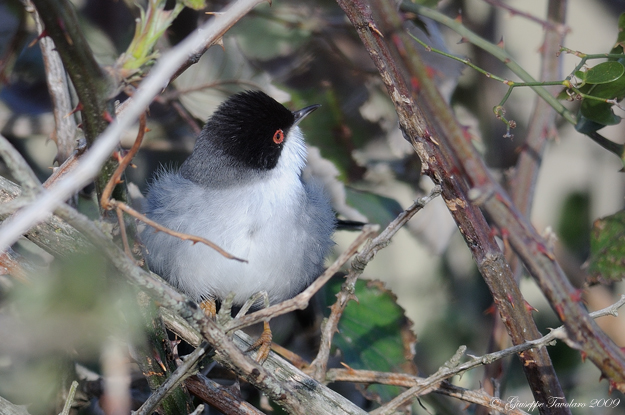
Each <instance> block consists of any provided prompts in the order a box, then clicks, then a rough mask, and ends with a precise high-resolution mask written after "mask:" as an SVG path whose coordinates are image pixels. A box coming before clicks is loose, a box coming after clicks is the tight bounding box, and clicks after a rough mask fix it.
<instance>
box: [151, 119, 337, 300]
mask: <svg viewBox="0 0 625 415" xmlns="http://www.w3.org/2000/svg"><path fill="white" fill-rule="evenodd" d="M305 157H306V150H305V147H304V144H303V141H302V137H301V134H300V133H299V129H297V128H295V129H294V131H292V132H291V134H289V137H288V140H287V143H286V144H285V148H284V149H283V152H282V154H281V157H280V160H279V162H278V165H277V166H276V168H274V169H273V170H271V171H270V173H269V174H268V176H266V177H263V180H256V181H252V182H250V183H248V184H239V185H237V186H235V187H229V188H224V189H206V188H204V187H201V186H199V185H196V184H194V183H192V182H191V181H189V180H187V179H185V178H183V177H181V176H180V175H179V174H177V173H165V174H162V175H161V176H160V177H159V178H158V179H157V180H156V181H155V183H154V185H153V186H152V189H151V191H150V194H149V196H148V204H149V205H151V206H152V207H151V209H150V210H149V211H148V212H147V213H148V216H150V217H151V218H152V219H154V220H156V221H157V222H159V223H161V224H163V225H165V226H167V227H169V228H172V229H174V230H177V231H180V232H184V233H188V234H193V235H198V236H201V237H204V238H206V239H208V240H210V241H212V242H214V243H216V244H218V245H219V246H220V247H222V248H223V249H225V250H226V251H228V252H229V253H231V254H233V255H235V256H237V257H239V258H243V259H245V260H247V261H248V262H247V263H241V262H238V261H234V260H229V259H226V258H224V257H222V256H221V255H220V254H218V253H217V252H216V251H214V250H213V249H211V248H209V247H207V246H206V245H203V244H199V243H198V244H195V245H193V244H192V243H191V242H189V241H181V240H179V239H177V238H174V237H172V236H170V235H166V234H164V233H162V232H159V233H154V232H153V231H152V230H151V229H147V230H146V231H145V232H144V233H143V235H142V239H143V242H144V244H145V246H146V250H147V254H146V256H147V259H148V263H149V265H150V268H151V269H152V270H153V271H155V272H157V273H159V274H160V275H161V276H163V277H164V278H166V279H168V280H169V281H170V282H171V283H172V284H173V285H175V286H177V287H178V288H180V289H181V290H182V291H184V292H185V293H187V294H188V295H190V296H191V297H193V298H194V299H195V300H200V299H202V298H207V297H215V298H218V299H223V298H225V297H226V296H227V295H228V294H229V293H230V292H234V293H236V297H235V304H243V303H244V302H245V301H246V300H247V299H248V298H249V297H251V296H252V295H254V294H255V293H257V292H260V291H267V292H268V293H269V297H270V300H271V302H272V303H275V302H279V301H282V300H284V299H286V298H289V297H291V296H293V295H295V294H297V293H298V292H299V291H301V290H302V289H303V288H304V287H305V286H306V285H308V284H309V283H310V282H311V280H312V279H314V278H315V277H316V276H317V275H318V274H319V273H320V272H321V270H322V267H323V259H324V257H325V255H326V254H327V251H328V249H329V248H330V246H331V244H332V241H331V239H330V237H331V234H332V231H333V229H332V228H333V213H332V211H331V208H330V206H329V202H328V201H327V200H322V201H321V202H322V203H321V204H319V199H320V197H319V196H320V194H319V193H316V192H311V189H310V188H309V187H307V186H305V185H304V184H303V183H302V181H301V179H300V173H301V169H302V168H303V166H304V164H305ZM156 200H158V201H157V202H156ZM311 202H314V203H311Z"/></svg>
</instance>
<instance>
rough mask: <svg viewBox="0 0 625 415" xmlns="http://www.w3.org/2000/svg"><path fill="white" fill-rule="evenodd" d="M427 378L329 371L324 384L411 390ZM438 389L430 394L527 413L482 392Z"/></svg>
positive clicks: (516, 413) (520, 414)
mask: <svg viewBox="0 0 625 415" xmlns="http://www.w3.org/2000/svg"><path fill="white" fill-rule="evenodd" d="M428 379H429V378H421V377H418V376H411V375H407V374H404V373H386V372H375V371H372V370H354V369H330V370H328V373H327V375H326V379H325V380H326V382H353V383H364V384H374V383H377V384H383V385H394V386H402V387H405V388H411V387H414V386H417V385H421V386H422V385H425V384H427V383H429V381H428ZM436 383H438V387H437V388H436V389H433V390H432V393H439V394H442V395H447V396H451V397H454V398H457V399H459V400H462V401H465V402H468V403H474V404H477V405H481V406H483V407H484V408H488V409H490V410H494V411H498V412H501V413H503V414H506V415H528V414H527V412H524V411H521V410H520V409H516V408H509V407H507V405H506V402H502V401H501V400H500V399H497V398H494V397H493V396H492V395H489V394H487V393H486V392H484V391H483V390H475V391H472V390H469V389H465V388H461V387H459V386H455V385H452V384H451V383H448V382H447V381H442V382H440V381H439V382H436Z"/></svg>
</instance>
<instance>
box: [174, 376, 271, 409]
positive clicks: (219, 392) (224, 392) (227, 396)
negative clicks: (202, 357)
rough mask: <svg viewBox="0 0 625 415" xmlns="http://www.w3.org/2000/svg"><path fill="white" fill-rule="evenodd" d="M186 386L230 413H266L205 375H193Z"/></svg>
mask: <svg viewBox="0 0 625 415" xmlns="http://www.w3.org/2000/svg"><path fill="white" fill-rule="evenodd" d="M184 384H185V386H186V387H187V389H188V390H189V392H190V393H191V394H192V395H195V396H197V397H198V398H200V399H201V400H203V401H204V402H206V403H208V404H210V405H211V406H212V407H215V408H216V409H217V410H219V411H221V412H223V413H225V414H228V415H264V413H263V412H261V411H259V410H258V409H256V408H255V407H254V406H252V405H251V404H249V403H248V402H246V401H244V400H242V399H241V397H240V396H237V395H236V394H235V393H233V392H232V390H231V389H230V388H228V387H226V386H222V385H220V384H218V383H217V382H215V381H213V380H211V379H209V378H207V377H206V376H203V375H199V374H198V375H195V376H191V377H190V378H188V379H187V380H185V383H184Z"/></svg>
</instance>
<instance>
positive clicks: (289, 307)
mask: <svg viewBox="0 0 625 415" xmlns="http://www.w3.org/2000/svg"><path fill="white" fill-rule="evenodd" d="M378 228H379V226H378V225H365V226H364V227H363V229H362V232H361V233H360V234H359V235H358V237H356V239H355V240H354V242H352V243H351V245H350V246H349V247H348V248H347V249H346V250H345V251H344V252H343V253H341V255H339V257H338V258H337V259H336V261H334V263H333V264H332V265H330V267H328V269H326V270H325V272H324V273H323V274H321V275H320V276H319V277H318V278H317V279H316V280H315V281H314V282H313V283H312V284H311V285H310V286H308V288H306V289H305V290H304V291H302V292H301V293H299V294H298V295H296V296H295V297H293V298H291V299H289V300H286V301H283V302H281V303H279V304H275V305H272V306H271V307H267V308H263V309H261V310H259V311H256V312H254V313H252V314H248V315H246V316H243V317H241V318H235V319H233V320H232V321H231V322H230V324H229V325H228V326H227V327H226V331H227V332H232V331H234V330H238V329H241V328H243V327H247V326H251V325H252V324H256V323H258V322H260V321H268V319H271V318H273V317H277V316H280V315H282V314H286V313H288V312H291V311H294V310H303V309H305V308H306V307H307V306H308V302H309V301H310V299H311V298H312V296H313V295H314V294H315V293H316V292H317V291H319V290H320V289H321V287H323V286H324V285H325V284H326V282H328V281H329V280H330V278H332V276H333V275H334V274H335V273H336V272H337V271H338V270H339V269H340V268H341V267H342V266H343V264H345V263H346V262H347V261H348V260H349V259H350V258H351V257H352V256H353V255H354V254H355V253H356V251H357V250H358V247H359V246H360V245H361V244H362V243H363V242H364V241H365V240H366V239H367V238H369V237H371V235H373V234H374V233H375V232H377V230H378Z"/></svg>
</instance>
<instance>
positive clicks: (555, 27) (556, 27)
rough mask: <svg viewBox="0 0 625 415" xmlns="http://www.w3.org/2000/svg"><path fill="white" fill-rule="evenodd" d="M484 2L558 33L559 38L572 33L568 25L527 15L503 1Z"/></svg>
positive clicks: (485, 0) (490, 0)
mask: <svg viewBox="0 0 625 415" xmlns="http://www.w3.org/2000/svg"><path fill="white" fill-rule="evenodd" d="M484 2H486V3H488V4H490V5H491V6H495V7H499V8H501V9H504V10H507V11H509V12H510V14H511V15H513V16H516V15H519V16H522V17H524V18H526V19H527V20H531V21H532V22H535V23H538V24H539V25H541V26H542V27H544V28H545V29H547V30H549V31H553V32H555V33H557V34H558V35H559V36H564V35H566V34H567V33H569V32H570V31H571V28H570V27H568V26H567V25H565V24H563V23H561V22H557V21H553V20H543V19H540V18H538V17H536V16H534V15H533V14H530V13H526V12H524V11H522V10H519V9H517V8H515V7H512V6H510V5H509V4H506V3H504V2H502V1H501V0H484Z"/></svg>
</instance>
